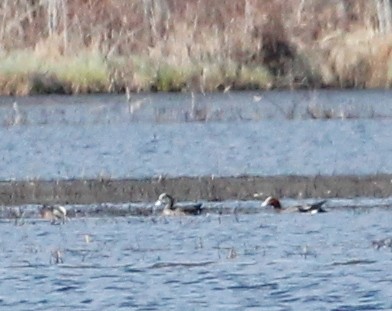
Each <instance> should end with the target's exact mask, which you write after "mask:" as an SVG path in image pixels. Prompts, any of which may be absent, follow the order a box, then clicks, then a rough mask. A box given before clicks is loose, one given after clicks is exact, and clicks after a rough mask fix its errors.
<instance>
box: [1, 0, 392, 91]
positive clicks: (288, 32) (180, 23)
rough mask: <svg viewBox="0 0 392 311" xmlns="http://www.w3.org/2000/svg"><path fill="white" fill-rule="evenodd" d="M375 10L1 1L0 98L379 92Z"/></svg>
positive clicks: (391, 51) (390, 40)
mask: <svg viewBox="0 0 392 311" xmlns="http://www.w3.org/2000/svg"><path fill="white" fill-rule="evenodd" d="M380 5H381V4H380V1H377V0H374V1H370V0H345V1H343V0H342V1H323V0H309V1H304V0H289V1H288V0H240V1H219V0H212V1H209V0H185V1H184V0H161V1H153V0H144V1H127V0H104V1H102V0H52V1H35V0H20V1H14V2H12V1H3V2H2V3H1V4H0V17H1V20H2V23H1V24H0V38H1V42H2V45H1V49H0V93H1V94H18V95H25V94H34V93H40V94H41V93H65V94H74V93H91V92H139V91H195V92H207V91H227V90H230V89H270V88H315V87H343V88H348V87H360V88H375V87H383V88H385V87H386V88H388V87H390V86H392V36H391V35H390V34H387V33H388V31H386V29H385V28H386V26H385V24H386V25H389V26H390V24H391V23H389V24H388V23H385V16H384V19H381V16H382V14H381V13H382V12H383V10H384V11H387V7H385V8H382V7H381V9H380ZM389 9H390V8H389ZM380 10H381V11H380ZM380 12H381V13H380ZM387 30H388V29H387ZM389 33H390V32H389Z"/></svg>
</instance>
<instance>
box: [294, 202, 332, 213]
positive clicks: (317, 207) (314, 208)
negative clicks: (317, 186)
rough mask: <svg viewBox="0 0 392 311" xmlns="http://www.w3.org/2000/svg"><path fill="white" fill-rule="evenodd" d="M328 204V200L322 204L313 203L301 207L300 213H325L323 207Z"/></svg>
mask: <svg viewBox="0 0 392 311" xmlns="http://www.w3.org/2000/svg"><path fill="white" fill-rule="evenodd" d="M325 202H327V200H323V201H320V202H316V203H312V204H309V205H305V206H299V207H298V211H300V212H302V213H309V212H318V213H325V212H326V210H325V209H323V208H322V205H323V204H324V203H325Z"/></svg>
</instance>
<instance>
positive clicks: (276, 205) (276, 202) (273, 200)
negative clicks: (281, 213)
mask: <svg viewBox="0 0 392 311" xmlns="http://www.w3.org/2000/svg"><path fill="white" fill-rule="evenodd" d="M261 206H272V207H273V208H276V209H281V208H282V205H280V201H279V200H278V199H277V198H274V197H268V198H266V199H265V200H264V202H263V203H261Z"/></svg>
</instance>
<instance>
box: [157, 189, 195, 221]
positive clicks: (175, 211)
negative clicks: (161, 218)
mask: <svg viewBox="0 0 392 311" xmlns="http://www.w3.org/2000/svg"><path fill="white" fill-rule="evenodd" d="M161 205H164V208H163V211H162V215H165V216H185V215H200V214H201V211H202V208H201V205H202V204H201V203H196V204H192V205H184V206H175V205H174V198H173V197H172V196H171V195H169V194H167V193H162V194H161V195H160V196H159V198H158V200H157V201H156V202H155V206H161Z"/></svg>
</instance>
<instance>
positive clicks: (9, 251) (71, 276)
mask: <svg viewBox="0 0 392 311" xmlns="http://www.w3.org/2000/svg"><path fill="white" fill-rule="evenodd" d="M236 216H237V217H235V216H234V215H233V214H231V215H218V214H208V215H203V216H200V217H178V218H176V217H172V218H170V217H168V218H162V217H121V218H116V217H115V218H113V217H104V218H76V219H75V218H74V219H72V220H71V221H69V222H68V223H66V224H65V225H50V224H49V222H43V221H34V220H27V221H26V222H25V223H24V225H20V226H15V225H14V224H13V223H11V222H10V223H1V224H0V234H1V236H2V239H1V241H0V249H1V250H2V261H1V264H0V271H1V274H0V278H2V280H1V281H2V282H0V293H1V294H0V306H1V307H2V309H5V310H21V309H29V310H53V309H55V308H64V309H66V310H70V309H75V310H97V309H113V310H117V309H121V308H126V309H129V308H137V309H143V310H162V309H166V310H167V309H170V310H171V309H178V310H180V309H184V308H189V306H194V308H197V309H209V310H239V309H245V308H255V309H258V310H260V309H262V310H289V309H293V310H316V309H317V310H387V309H390V308H392V304H391V300H390V297H391V294H392V292H391V286H390V285H391V280H390V278H389V262H390V260H391V256H392V253H391V251H390V248H385V247H384V248H379V249H377V248H376V247H373V245H372V241H374V240H380V239H382V238H385V237H387V236H388V233H389V231H390V230H389V228H390V221H389V219H390V211H389V210H388V209H377V208H376V209H374V208H373V209H368V210H362V211H356V212H354V211H353V210H349V209H339V210H335V211H333V212H330V213H326V214H319V215H314V216H310V215H304V214H292V215H287V214H286V215H285V214H275V213H270V212H266V211H265V212H261V213H258V214H237V215H236Z"/></svg>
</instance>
